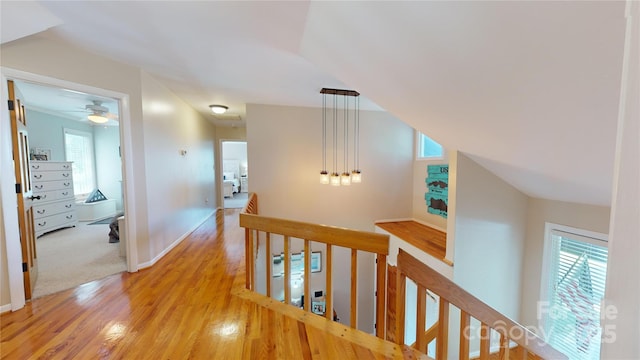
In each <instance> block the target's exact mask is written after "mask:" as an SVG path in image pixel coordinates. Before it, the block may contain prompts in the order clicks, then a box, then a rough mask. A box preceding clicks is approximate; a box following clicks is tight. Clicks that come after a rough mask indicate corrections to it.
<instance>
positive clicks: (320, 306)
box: [311, 301, 326, 315]
mask: <svg viewBox="0 0 640 360" xmlns="http://www.w3.org/2000/svg"><path fill="white" fill-rule="evenodd" d="M325 308H326V302H324V301H312V302H311V311H312V312H313V313H314V314H318V315H324V313H325Z"/></svg>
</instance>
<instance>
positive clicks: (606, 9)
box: [0, 1, 625, 206]
mask: <svg viewBox="0 0 640 360" xmlns="http://www.w3.org/2000/svg"><path fill="white" fill-rule="evenodd" d="M0 10H1V15H2V33H1V34H2V42H3V43H6V42H8V41H14V40H15V41H19V40H16V39H20V38H21V37H24V36H28V35H31V34H34V33H37V32H40V31H44V32H43V33H41V34H40V35H39V36H46V37H50V38H53V39H62V40H63V41H67V42H71V43H75V44H77V45H79V46H82V47H83V48H85V49H87V50H88V51H90V52H93V53H97V54H101V55H103V56H105V57H109V58H112V59H114V60H118V61H121V62H124V63H128V64H131V65H135V66H138V67H140V68H142V69H144V70H145V71H147V72H149V73H151V74H153V75H154V76H155V77H157V78H158V79H159V80H160V81H162V82H163V83H164V84H165V85H167V86H168V87H169V88H170V89H172V90H173V91H174V92H175V93H176V94H177V95H179V96H180V97H182V98H183V99H184V100H185V101H187V102H188V103H190V104H191V105H192V106H193V107H194V108H195V109H196V110H198V111H200V112H201V113H202V114H203V115H204V116H206V117H208V118H210V119H212V118H211V114H210V112H209V109H208V105H209V104H212V103H222V104H226V105H228V106H229V107H230V109H229V110H230V113H232V114H237V115H240V116H243V115H244V112H245V105H246V104H249V103H261V104H278V105H292V106H318V105H319V103H320V97H319V93H318V92H319V90H320V88H322V87H337V88H350V89H355V90H358V91H359V92H361V93H362V95H363V98H364V99H363V104H362V106H363V108H365V109H372V110H384V111H388V112H390V113H392V114H393V115H394V116H396V117H397V118H399V119H401V120H403V121H404V122H406V123H407V124H409V125H411V126H412V127H414V128H416V129H419V130H421V131H423V132H425V133H427V134H428V135H429V136H431V137H432V138H433V139H435V140H436V141H438V142H440V143H441V144H443V145H444V146H445V147H447V148H449V149H457V150H460V151H462V152H464V153H466V154H468V155H469V156H471V157H472V158H473V159H474V160H476V161H477V162H478V163H480V164H481V165H482V166H484V167H486V168H487V169H489V170H490V171H492V172H494V173H495V174H496V175H498V176H500V177H501V178H503V179H504V180H505V181H507V182H509V183H511V184H512V185H513V186H515V187H516V188H518V189H520V190H521V191H523V192H524V193H526V194H528V195H530V196H534V197H540V198H547V199H555V200H562V201H572V202H579V203H588V204H597V205H607V206H608V205H609V204H610V198H611V186H612V177H613V163H614V151H615V139H616V127H617V125H616V124H617V114H618V102H619V92H620V79H621V68H622V55H623V45H624V24H625V19H624V2H616V1H602V2H598V1H593V2H543V1H531V2H529V1H521V2H515V1H514V2H488V1H472V2H460V1H438V2H436V1H430V2H426V1H425V2H418V1H406V2H405V1H375V2H374V1H349V2H320V1H318V2H316V1H282V2H276V1H236V2H234V1H211V2H206V1H200V2H185V1H170V2H147V1H140V2H93V1H88V2H56V1H42V2H6V1H3V2H1V3H0ZM25 14H27V15H25ZM212 120H213V119H212Z"/></svg>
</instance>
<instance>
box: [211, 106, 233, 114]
mask: <svg viewBox="0 0 640 360" xmlns="http://www.w3.org/2000/svg"><path fill="white" fill-rule="evenodd" d="M209 108H210V109H211V111H213V113H214V114H224V113H225V112H227V110H229V107H228V106H224V105H209Z"/></svg>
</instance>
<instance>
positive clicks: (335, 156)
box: [333, 94, 338, 174]
mask: <svg viewBox="0 0 640 360" xmlns="http://www.w3.org/2000/svg"><path fill="white" fill-rule="evenodd" d="M337 138H338V100H337V98H336V95H335V94H334V95H333V173H334V174H337V173H338V139H337Z"/></svg>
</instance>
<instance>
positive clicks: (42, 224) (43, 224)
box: [38, 221, 47, 226]
mask: <svg viewBox="0 0 640 360" xmlns="http://www.w3.org/2000/svg"><path fill="white" fill-rule="evenodd" d="M45 225H47V222H46V221H45V222H41V223H38V226H45Z"/></svg>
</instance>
